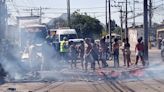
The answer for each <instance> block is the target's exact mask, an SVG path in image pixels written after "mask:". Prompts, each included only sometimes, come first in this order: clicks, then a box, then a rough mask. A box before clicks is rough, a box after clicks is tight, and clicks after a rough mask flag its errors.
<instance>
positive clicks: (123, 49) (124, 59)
mask: <svg viewBox="0 0 164 92" xmlns="http://www.w3.org/2000/svg"><path fill="white" fill-rule="evenodd" d="M122 53H123V61H124V66H126V57H125V38H124V39H123V44H122Z"/></svg>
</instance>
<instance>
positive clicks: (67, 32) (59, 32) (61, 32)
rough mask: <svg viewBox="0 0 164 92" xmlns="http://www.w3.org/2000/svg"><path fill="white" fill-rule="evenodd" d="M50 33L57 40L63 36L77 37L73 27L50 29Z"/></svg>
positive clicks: (59, 40)
mask: <svg viewBox="0 0 164 92" xmlns="http://www.w3.org/2000/svg"><path fill="white" fill-rule="evenodd" d="M50 34H51V35H53V36H54V37H55V40H56V41H58V42H61V41H62V40H63V38H64V37H66V38H67V39H77V32H76V30H75V29H54V30H50Z"/></svg>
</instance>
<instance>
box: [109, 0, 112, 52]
mask: <svg viewBox="0 0 164 92" xmlns="http://www.w3.org/2000/svg"><path fill="white" fill-rule="evenodd" d="M110 3H111V2H110V0H109V1H108V9H109V10H108V12H109V16H108V18H109V19H108V31H109V37H110V51H112V30H111V4H110Z"/></svg>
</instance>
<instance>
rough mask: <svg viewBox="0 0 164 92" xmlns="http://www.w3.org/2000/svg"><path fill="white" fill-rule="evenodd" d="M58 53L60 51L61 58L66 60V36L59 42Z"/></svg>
mask: <svg viewBox="0 0 164 92" xmlns="http://www.w3.org/2000/svg"><path fill="white" fill-rule="evenodd" d="M60 53H61V57H62V60H64V61H67V54H68V41H67V38H66V37H64V38H63V41H61V42H60Z"/></svg>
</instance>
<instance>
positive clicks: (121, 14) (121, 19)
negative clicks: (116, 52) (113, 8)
mask: <svg viewBox="0 0 164 92" xmlns="http://www.w3.org/2000/svg"><path fill="white" fill-rule="evenodd" d="M120 25H121V41H123V32H122V31H123V10H122V6H121V8H120Z"/></svg>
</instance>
